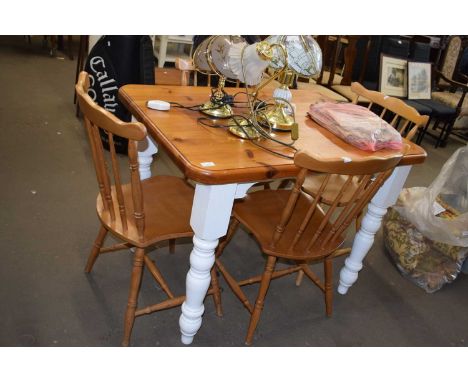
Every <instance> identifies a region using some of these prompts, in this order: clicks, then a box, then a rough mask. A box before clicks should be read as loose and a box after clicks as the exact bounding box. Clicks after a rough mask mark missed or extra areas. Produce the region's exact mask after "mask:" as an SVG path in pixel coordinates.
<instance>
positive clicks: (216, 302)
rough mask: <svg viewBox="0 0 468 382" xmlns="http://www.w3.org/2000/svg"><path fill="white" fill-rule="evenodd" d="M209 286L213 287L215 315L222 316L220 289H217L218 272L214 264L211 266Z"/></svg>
mask: <svg viewBox="0 0 468 382" xmlns="http://www.w3.org/2000/svg"><path fill="white" fill-rule="evenodd" d="M211 287H212V288H213V302H214V305H215V308H216V315H217V316H218V317H223V306H222V305H221V290H220V289H219V280H218V273H217V271H216V265H213V268H211Z"/></svg>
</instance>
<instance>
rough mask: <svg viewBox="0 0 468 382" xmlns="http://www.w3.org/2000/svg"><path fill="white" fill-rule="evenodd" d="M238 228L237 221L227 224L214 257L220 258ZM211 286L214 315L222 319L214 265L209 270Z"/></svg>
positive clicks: (219, 290)
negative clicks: (227, 226)
mask: <svg viewBox="0 0 468 382" xmlns="http://www.w3.org/2000/svg"><path fill="white" fill-rule="evenodd" d="M238 226H239V221H238V220H237V219H234V218H232V221H231V224H229V229H228V232H227V234H226V237H225V238H224V240H223V241H221V243H219V245H218V248H217V249H216V254H215V256H216V257H217V258H218V257H220V256H221V254H222V253H223V251H224V248H225V247H226V245H227V244H228V243H229V242H230V241H231V239H232V236H233V235H234V233H235V232H236V230H237V227H238ZM211 286H212V287H213V302H214V305H215V307H216V315H217V316H218V317H222V316H223V307H222V305H221V289H220V288H219V280H218V274H217V273H216V265H213V268H212V269H211Z"/></svg>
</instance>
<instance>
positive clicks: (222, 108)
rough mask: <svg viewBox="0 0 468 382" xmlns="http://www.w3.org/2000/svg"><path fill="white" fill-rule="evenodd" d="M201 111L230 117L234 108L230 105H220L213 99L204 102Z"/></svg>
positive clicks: (216, 116) (214, 115)
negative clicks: (212, 100)
mask: <svg viewBox="0 0 468 382" xmlns="http://www.w3.org/2000/svg"><path fill="white" fill-rule="evenodd" d="M200 112H201V113H203V114H206V115H209V116H211V117H215V118H229V117H231V116H232V108H231V106H230V105H228V104H224V105H220V104H216V103H214V102H211V101H208V102H206V103H205V104H203V106H202V107H201V109H200Z"/></svg>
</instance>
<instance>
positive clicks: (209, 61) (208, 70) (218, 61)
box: [193, 36, 245, 80]
mask: <svg viewBox="0 0 468 382" xmlns="http://www.w3.org/2000/svg"><path fill="white" fill-rule="evenodd" d="M240 43H245V39H244V38H243V37H241V36H211V37H209V38H207V39H206V40H204V41H203V42H202V43H201V44H200V45H199V46H198V48H197V49H196V50H195V52H194V54H193V62H194V64H195V67H196V69H197V70H198V71H199V72H201V73H203V74H213V73H215V74H217V75H219V76H223V77H225V78H227V79H231V80H236V79H237V76H236V75H235V74H234V73H233V72H232V70H231V68H230V65H229V51H230V49H231V47H232V46H233V45H234V44H240Z"/></svg>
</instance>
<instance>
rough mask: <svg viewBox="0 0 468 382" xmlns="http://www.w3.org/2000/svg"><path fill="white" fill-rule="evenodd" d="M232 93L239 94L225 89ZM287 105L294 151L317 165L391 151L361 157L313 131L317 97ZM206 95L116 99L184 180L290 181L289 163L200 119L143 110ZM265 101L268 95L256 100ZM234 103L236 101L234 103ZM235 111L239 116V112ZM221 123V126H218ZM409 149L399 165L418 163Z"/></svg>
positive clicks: (128, 93) (141, 91)
mask: <svg viewBox="0 0 468 382" xmlns="http://www.w3.org/2000/svg"><path fill="white" fill-rule="evenodd" d="M226 91H227V92H230V93H236V92H238V91H242V89H236V88H226ZM291 92H292V94H293V98H292V102H293V103H295V105H296V121H297V122H298V124H299V139H298V140H297V141H296V142H295V144H294V146H295V147H296V148H301V147H305V146H309V147H310V146H311V145H313V147H314V149H315V150H316V154H317V155H318V156H320V157H321V158H323V160H336V159H337V158H342V157H347V158H350V159H351V160H355V159H357V158H363V157H388V156H393V155H394V154H395V151H394V150H379V151H377V152H366V151H362V150H359V149H357V148H356V147H354V146H352V145H350V144H348V143H346V142H344V141H343V140H341V139H340V138H338V137H336V136H335V135H334V134H332V133H331V132H329V131H328V130H326V129H325V128H323V127H321V126H320V125H318V124H317V123H316V122H314V121H313V120H311V119H310V118H309V117H308V116H307V111H308V109H309V105H310V104H311V103H312V102H313V101H314V99H316V97H319V96H320V95H319V94H318V93H313V92H310V91H309V90H292V91H291ZM210 94H211V89H210V88H209V87H192V86H163V85H161V86H159V85H125V86H123V87H121V88H120V90H119V98H120V100H121V101H122V103H123V104H124V105H125V106H126V107H127V109H128V110H129V111H130V112H131V113H132V115H133V116H134V117H135V118H136V119H137V120H138V121H140V122H142V123H143V124H144V125H145V126H146V128H147V130H148V133H149V134H150V135H151V136H152V137H153V138H154V139H155V140H156V142H157V143H158V144H159V145H162V146H163V147H164V149H165V150H166V151H167V152H168V154H169V155H170V156H171V158H172V159H173V160H174V162H175V163H176V164H177V165H178V167H179V168H180V169H181V171H182V172H183V173H184V174H185V175H186V176H187V177H188V178H190V179H192V180H194V181H197V182H200V183H205V184H225V183H242V182H258V181H262V180H268V179H278V178H286V177H294V176H296V175H297V173H298V172H299V168H298V167H296V166H295V165H294V162H293V160H292V159H287V158H283V157H280V156H277V155H274V154H271V153H269V152H268V151H266V150H263V149H262V148H260V147H257V146H255V145H254V144H253V143H252V142H249V141H247V140H243V139H239V138H237V137H235V136H234V135H232V134H230V133H229V132H228V131H227V129H226V128H211V127H207V126H203V125H202V124H200V123H198V121H197V119H198V118H199V117H200V116H203V114H201V113H199V112H197V111H190V110H187V109H181V108H171V110H169V111H157V110H152V109H149V108H148V107H147V106H146V102H147V101H148V100H154V99H159V100H164V101H171V102H179V103H181V104H183V105H186V106H190V105H197V104H202V103H204V102H206V101H207V100H208V98H209V95H210ZM268 97H271V90H270V92H269V93H264V94H262V93H261V94H260V98H261V99H262V98H268ZM236 100H237V99H236ZM239 111H241V110H239ZM219 121H220V122H221V123H225V122H223V120H219ZM276 137H277V138H279V139H280V140H283V141H285V142H289V141H290V134H289V133H277V135H276ZM405 142H406V143H407V144H408V145H409V149H408V151H407V152H406V154H405V156H404V158H403V159H402V161H401V162H400V165H413V164H418V163H422V162H424V160H425V158H426V152H425V151H424V150H423V149H422V148H421V147H419V146H418V145H416V144H414V143H412V142H409V141H406V140H405ZM260 143H261V144H262V145H264V146H266V147H268V148H270V149H274V150H275V151H278V152H281V153H283V154H285V155H288V156H293V154H294V151H293V150H291V149H290V148H288V147H285V146H283V145H280V144H278V143H274V142H271V141H269V140H262V141H261V142H260Z"/></svg>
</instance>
